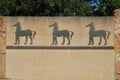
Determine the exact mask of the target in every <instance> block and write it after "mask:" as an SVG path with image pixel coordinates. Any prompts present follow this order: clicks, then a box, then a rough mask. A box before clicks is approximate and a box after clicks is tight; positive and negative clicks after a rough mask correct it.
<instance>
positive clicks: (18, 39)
mask: <svg viewBox="0 0 120 80" xmlns="http://www.w3.org/2000/svg"><path fill="white" fill-rule="evenodd" d="M17 41H18V43H17V44H18V45H19V44H20V38H19V37H18V38H17Z"/></svg>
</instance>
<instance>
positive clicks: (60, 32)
mask: <svg viewBox="0 0 120 80" xmlns="http://www.w3.org/2000/svg"><path fill="white" fill-rule="evenodd" d="M49 27H54V29H53V33H52V35H53V42H52V45H57V37H63V42H62V45H64V43H65V38H67V39H68V45H70V38H71V39H72V36H73V32H72V31H68V30H59V29H58V24H57V23H56V22H55V23H53V24H51V25H49ZM70 33H71V34H70Z"/></svg>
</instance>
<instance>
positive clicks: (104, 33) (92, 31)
mask: <svg viewBox="0 0 120 80" xmlns="http://www.w3.org/2000/svg"><path fill="white" fill-rule="evenodd" d="M86 27H90V31H89V43H88V45H93V44H94V40H93V37H100V41H99V43H98V45H100V44H101V42H102V37H103V38H104V40H105V43H104V45H107V39H108V37H109V35H110V32H109V31H105V30H95V28H94V24H93V23H90V24H88V25H86ZM107 33H108V34H107Z"/></svg>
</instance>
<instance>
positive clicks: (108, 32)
mask: <svg viewBox="0 0 120 80" xmlns="http://www.w3.org/2000/svg"><path fill="white" fill-rule="evenodd" d="M106 32H108V35H107V39H108V38H109V36H110V32H109V31H106Z"/></svg>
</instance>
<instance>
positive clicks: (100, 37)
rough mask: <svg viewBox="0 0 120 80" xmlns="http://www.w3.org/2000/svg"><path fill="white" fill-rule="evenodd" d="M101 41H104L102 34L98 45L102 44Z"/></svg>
mask: <svg viewBox="0 0 120 80" xmlns="http://www.w3.org/2000/svg"><path fill="white" fill-rule="evenodd" d="M101 41H102V37H101V36H100V42H99V44H98V45H100V44H101Z"/></svg>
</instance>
